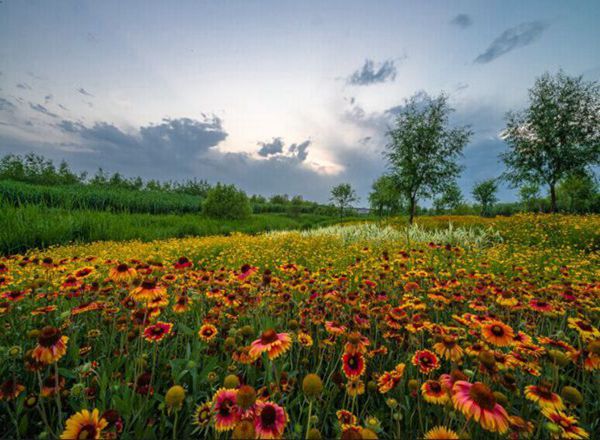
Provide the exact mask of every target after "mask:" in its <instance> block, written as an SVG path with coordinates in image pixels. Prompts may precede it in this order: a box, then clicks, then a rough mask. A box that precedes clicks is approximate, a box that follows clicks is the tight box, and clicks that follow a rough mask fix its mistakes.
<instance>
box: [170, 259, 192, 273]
mask: <svg viewBox="0 0 600 440" xmlns="http://www.w3.org/2000/svg"><path fill="white" fill-rule="evenodd" d="M193 265H194V263H192V262H191V261H190V260H189V258H188V257H179V259H178V260H177V261H176V262H175V264H173V267H174V268H175V269H178V270H182V269H187V268H188V267H192V266H193Z"/></svg>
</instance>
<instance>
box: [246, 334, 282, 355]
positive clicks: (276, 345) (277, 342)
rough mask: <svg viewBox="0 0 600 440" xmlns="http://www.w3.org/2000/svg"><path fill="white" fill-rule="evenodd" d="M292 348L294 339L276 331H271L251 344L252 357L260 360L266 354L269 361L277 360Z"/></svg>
mask: <svg viewBox="0 0 600 440" xmlns="http://www.w3.org/2000/svg"><path fill="white" fill-rule="evenodd" d="M291 346H292V338H291V337H290V335H289V334H288V333H277V332H276V331H275V330H273V329H269V330H266V331H264V332H263V333H262V335H261V336H260V338H259V339H257V340H256V341H254V342H252V344H250V356H252V357H253V358H258V357H259V356H260V355H261V354H262V353H264V352H266V353H267V356H268V357H269V359H275V358H277V357H279V356H281V355H282V354H283V353H285V352H286V351H288V350H289V349H290V347H291Z"/></svg>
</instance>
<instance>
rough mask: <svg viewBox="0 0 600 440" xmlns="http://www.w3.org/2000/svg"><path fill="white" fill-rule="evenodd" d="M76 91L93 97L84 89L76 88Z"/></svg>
mask: <svg viewBox="0 0 600 440" xmlns="http://www.w3.org/2000/svg"><path fill="white" fill-rule="evenodd" d="M77 91H78V92H79V93H81V94H82V95H85V96H91V97H93V96H94V95H92V94H91V93H90V92H88V91H87V90H86V89H84V88H83V87H80V88H78V89H77Z"/></svg>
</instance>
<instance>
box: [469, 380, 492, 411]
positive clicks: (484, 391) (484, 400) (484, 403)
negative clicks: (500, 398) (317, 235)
mask: <svg viewBox="0 0 600 440" xmlns="http://www.w3.org/2000/svg"><path fill="white" fill-rule="evenodd" d="M469 397H471V399H473V400H474V401H475V403H476V404H477V405H479V406H480V407H481V408H483V409H486V410H488V411H491V410H493V409H494V407H495V406H496V399H495V398H494V394H493V393H492V390H490V389H489V388H488V387H487V386H486V385H484V384H482V383H481V382H477V383H475V384H473V386H472V387H471V389H470V391H469Z"/></svg>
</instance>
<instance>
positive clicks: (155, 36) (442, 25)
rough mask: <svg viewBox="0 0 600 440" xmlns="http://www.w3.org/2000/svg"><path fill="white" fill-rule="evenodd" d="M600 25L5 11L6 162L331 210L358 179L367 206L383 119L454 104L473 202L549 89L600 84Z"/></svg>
mask: <svg viewBox="0 0 600 440" xmlns="http://www.w3.org/2000/svg"><path fill="white" fill-rule="evenodd" d="M599 22H600V2H597V1H588V2H585V1H578V2H563V1H528V2H522V1H461V2H449V1H439V2H436V1H427V2H422V1H412V2H409V1H378V2H374V1H351V0H345V1H327V2H322V1H314V2H313V1H303V2H298V1H295V2H291V1H281V0H280V1H252V0H244V1H220V2H200V1H189V2H185V1H178V2H165V1H160V2H158V1H143V2H142V1H139V2H137V1H127V2H122V1H102V2H95V1H81V0H78V1H60V2H59V1H56V2H54V1H27V2H24V1H16V0H2V3H0V72H1V73H0V153H8V152H16V153H26V152H29V151H35V152H38V153H42V154H44V155H46V156H48V157H51V158H55V159H62V158H64V159H66V160H68V161H69V162H70V163H71V164H73V166H74V167H75V168H76V169H79V170H84V169H85V170H89V171H92V172H93V171H94V170H95V169H96V168H97V167H99V166H101V167H103V168H104V169H107V170H110V171H119V172H122V173H125V174H126V175H130V176H133V175H141V176H142V177H146V178H159V179H183V178H187V177H197V178H206V179H208V180H209V181H211V182H216V181H222V182H228V183H229V182H231V183H236V184H238V185H240V186H242V187H243V188H244V189H246V190H247V191H248V192H249V193H261V194H265V195H269V194H273V193H282V192H284V193H288V194H302V195H304V196H305V197H306V198H309V199H313V200H319V201H326V200H327V198H328V190H329V188H330V187H331V186H332V185H334V184H336V183H339V182H344V181H348V182H350V183H352V184H353V185H354V186H355V188H356V189H357V191H358V193H359V195H360V196H361V199H362V201H361V203H360V204H361V205H364V204H366V196H367V194H368V192H369V188H370V185H371V183H372V181H373V180H374V179H375V178H376V177H378V176H379V175H381V174H382V173H383V172H384V171H385V162H384V160H383V158H382V156H381V152H382V150H383V148H384V146H385V143H386V138H385V132H386V129H387V127H388V126H389V125H390V124H391V123H392V122H393V117H392V115H393V113H392V112H389V111H388V110H389V109H392V108H393V107H395V106H398V105H401V104H402V102H403V101H404V99H406V98H407V97H409V96H411V95H413V94H414V93H417V92H420V91H425V92H427V93H429V94H437V93H440V92H442V91H445V92H446V93H448V94H449V95H450V99H451V103H452V105H453V107H455V108H456V112H455V114H454V115H453V123H459V124H471V125H472V128H473V130H474V132H475V134H474V136H473V138H472V140H471V142H470V144H469V145H468V146H467V148H466V149H465V157H464V159H463V163H464V165H465V167H466V169H465V172H464V173H463V176H462V177H461V179H460V184H461V187H462V188H463V191H464V192H465V194H466V195H467V196H468V193H469V192H470V188H471V187H472V185H473V183H474V182H475V181H477V180H479V179H483V178H487V177H495V176H498V175H499V174H501V172H502V170H503V168H502V165H501V164H500V163H499V162H498V159H497V155H498V153H500V152H502V151H503V150H504V148H505V146H504V143H503V142H502V141H501V140H500V139H499V137H498V134H499V132H500V131H501V130H502V127H503V115H504V114H505V112H506V111H507V110H509V109H519V108H522V107H523V106H524V105H525V104H526V100H527V89H528V88H529V87H531V85H532V84H533V81H534V80H535V78H536V77H537V76H539V75H540V74H542V73H543V72H544V71H551V72H555V71H556V70H558V69H559V68H562V69H564V70H565V71H566V72H567V73H569V74H572V75H584V77H585V78H586V79H588V80H598V79H600V51H599V50H598V43H599V42H600V28H599V27H598V26H597V23H599ZM501 197H502V198H503V199H505V200H511V199H513V198H514V193H513V192H512V191H511V190H509V189H507V188H503V189H502V192H501Z"/></svg>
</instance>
